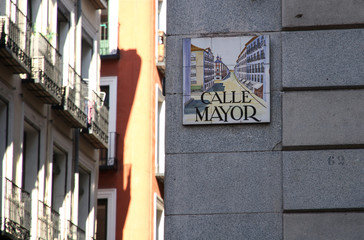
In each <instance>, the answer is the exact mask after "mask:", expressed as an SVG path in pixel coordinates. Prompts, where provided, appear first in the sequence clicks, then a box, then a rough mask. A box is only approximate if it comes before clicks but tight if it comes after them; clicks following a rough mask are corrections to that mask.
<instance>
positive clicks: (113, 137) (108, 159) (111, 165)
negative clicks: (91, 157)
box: [99, 132, 119, 170]
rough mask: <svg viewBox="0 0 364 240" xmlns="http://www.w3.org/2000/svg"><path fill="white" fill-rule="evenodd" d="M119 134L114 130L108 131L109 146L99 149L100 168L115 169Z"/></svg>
mask: <svg viewBox="0 0 364 240" xmlns="http://www.w3.org/2000/svg"><path fill="white" fill-rule="evenodd" d="M118 138H119V134H118V133H116V132H109V147H108V148H107V149H106V148H104V149H100V160H99V166H100V169H102V170H106V169H116V168H117V164H118V160H117V147H118Z"/></svg>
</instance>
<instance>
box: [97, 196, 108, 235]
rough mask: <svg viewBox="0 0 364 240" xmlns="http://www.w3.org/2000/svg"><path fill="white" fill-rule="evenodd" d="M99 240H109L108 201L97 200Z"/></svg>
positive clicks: (103, 199) (104, 199)
mask: <svg viewBox="0 0 364 240" xmlns="http://www.w3.org/2000/svg"><path fill="white" fill-rule="evenodd" d="M96 239H97V240H107V199H106V198H101V199H98V200H97V233H96Z"/></svg>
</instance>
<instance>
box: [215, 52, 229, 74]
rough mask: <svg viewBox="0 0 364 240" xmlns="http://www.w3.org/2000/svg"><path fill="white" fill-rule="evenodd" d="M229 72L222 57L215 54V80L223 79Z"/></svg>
mask: <svg viewBox="0 0 364 240" xmlns="http://www.w3.org/2000/svg"><path fill="white" fill-rule="evenodd" d="M228 73H229V68H228V67H227V66H226V64H225V63H224V62H223V61H222V58H221V57H219V56H216V60H215V80H223V79H224V78H225V77H226V76H227V75H228Z"/></svg>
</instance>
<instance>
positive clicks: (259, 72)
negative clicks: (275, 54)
mask: <svg viewBox="0 0 364 240" xmlns="http://www.w3.org/2000/svg"><path fill="white" fill-rule="evenodd" d="M267 44H269V39H267V37H265V36H259V37H254V38H252V39H251V40H250V41H249V42H248V43H246V44H245V48H244V49H243V50H242V52H241V53H240V55H239V57H238V59H237V60H236V65H235V68H234V69H235V75H236V76H237V77H238V79H239V80H240V81H241V82H242V83H243V84H244V85H245V86H247V87H248V88H249V89H250V90H251V91H252V92H253V93H254V94H255V95H257V96H258V97H260V98H262V99H264V97H263V93H264V92H267V84H266V81H269V67H267V66H268V65H269V51H268V49H269V48H268V45H267ZM264 100H266V99H264Z"/></svg>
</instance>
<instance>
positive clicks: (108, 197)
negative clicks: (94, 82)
mask: <svg viewBox="0 0 364 240" xmlns="http://www.w3.org/2000/svg"><path fill="white" fill-rule="evenodd" d="M165 18H166V0H163V1H162V0H159V1H147V0H141V1H133V0H127V1H119V0H108V8H107V10H103V11H102V12H101V21H102V23H101V24H102V25H101V27H102V29H103V30H104V33H103V35H102V36H101V37H102V40H101V42H102V45H101V48H102V51H101V53H102V54H101V79H100V84H101V90H102V91H103V92H105V93H106V94H105V95H106V97H105V104H106V105H107V106H108V107H109V147H108V149H107V151H106V149H105V150H103V151H101V154H100V177H99V182H98V196H97V198H98V207H97V226H98V227H97V239H98V240H116V239H125V240H127V239H130V240H134V239H155V240H161V239H163V230H164V202H163V193H164V187H163V186H164V121H165V120H164V111H165V110H164V109H165V104H164V90H163V86H164V85H163V79H164V72H165V48H164V46H165V31H166V19H165Z"/></svg>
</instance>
